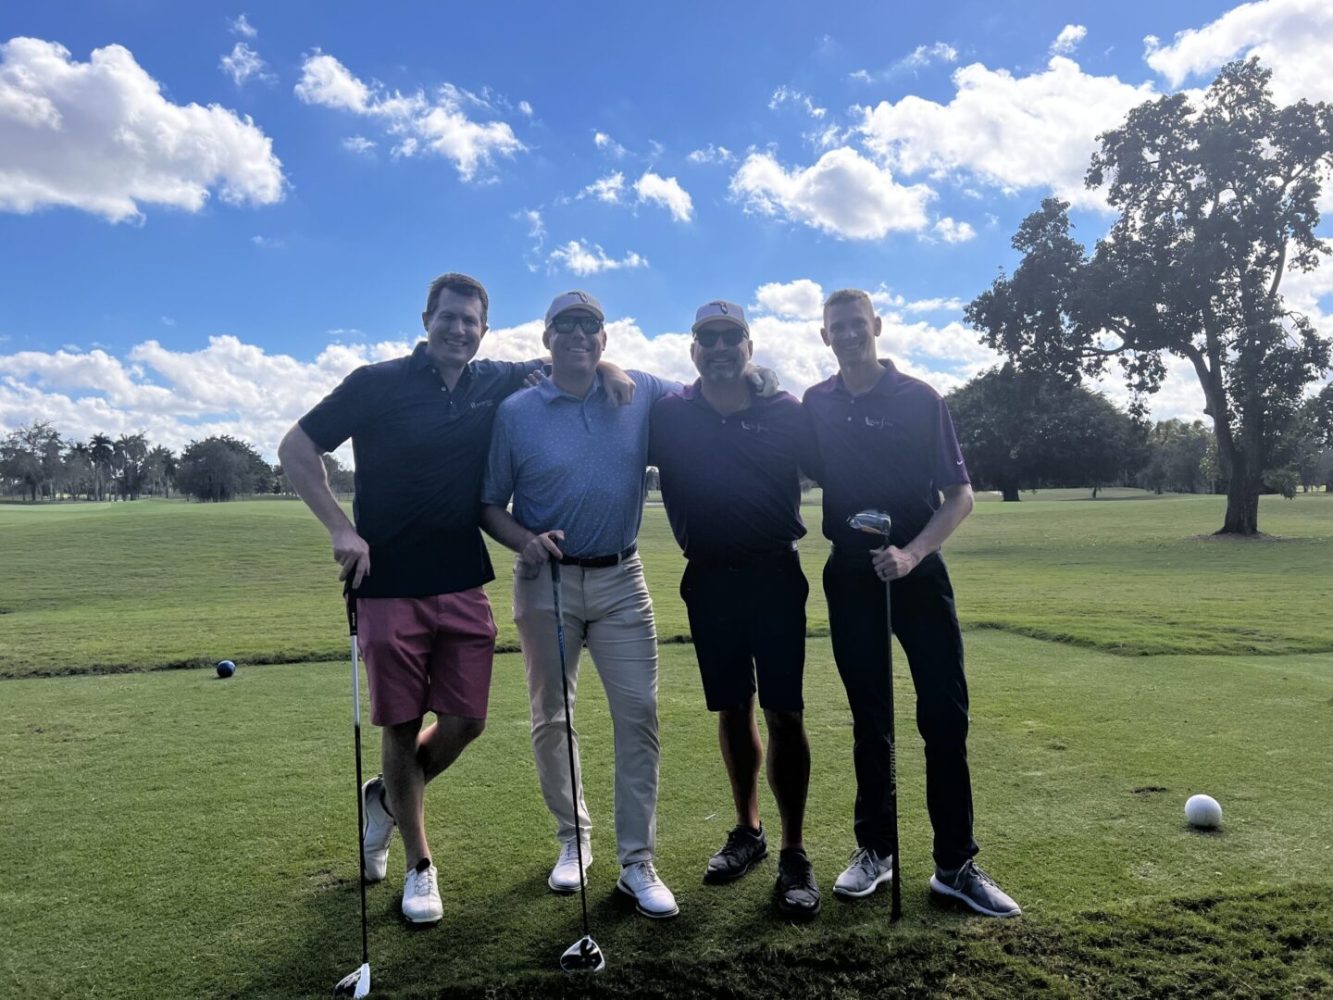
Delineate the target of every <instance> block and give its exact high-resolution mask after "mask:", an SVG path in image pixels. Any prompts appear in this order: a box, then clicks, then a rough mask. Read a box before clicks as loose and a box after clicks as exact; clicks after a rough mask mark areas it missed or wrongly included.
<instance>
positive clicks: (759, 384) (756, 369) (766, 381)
mask: <svg viewBox="0 0 1333 1000" xmlns="http://www.w3.org/2000/svg"><path fill="white" fill-rule="evenodd" d="M745 380H746V381H747V382H749V383H750V388H751V389H753V390H754V394H755V395H756V396H762V397H764V398H765V399H767V398H768V397H769V396H772V395H774V394H775V393H776V392H777V391H778V390H779V389H781V388H782V386H780V385H779V384H778V373H777V372H775V371H774V370H773V369H772V368H765V367H764V366H763V365H754V364H750V365H746V366H745Z"/></svg>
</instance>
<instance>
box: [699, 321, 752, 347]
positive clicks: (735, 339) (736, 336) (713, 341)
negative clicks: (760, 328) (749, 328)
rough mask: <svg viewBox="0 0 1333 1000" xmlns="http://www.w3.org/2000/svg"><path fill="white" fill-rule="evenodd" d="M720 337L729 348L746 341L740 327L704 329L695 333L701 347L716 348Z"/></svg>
mask: <svg viewBox="0 0 1333 1000" xmlns="http://www.w3.org/2000/svg"><path fill="white" fill-rule="evenodd" d="M719 337H720V338H721V339H722V343H724V344H726V345H727V346H728V347H735V346H736V345H737V344H739V343H740V342H741V341H742V340H745V339H746V334H745V331H744V330H742V329H741V328H740V327H739V326H728V327H726V328H724V329H722V330H718V329H716V328H709V327H704V329H702V330H696V331H695V332H694V339H695V340H697V341H698V342H699V346H700V347H716V346H717V342H718V338H719Z"/></svg>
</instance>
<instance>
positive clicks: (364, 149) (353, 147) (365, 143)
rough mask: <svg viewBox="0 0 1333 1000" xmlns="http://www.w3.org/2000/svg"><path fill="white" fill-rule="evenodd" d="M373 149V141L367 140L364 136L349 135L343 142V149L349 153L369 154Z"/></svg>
mask: <svg viewBox="0 0 1333 1000" xmlns="http://www.w3.org/2000/svg"><path fill="white" fill-rule="evenodd" d="M374 148H375V142H374V140H371V139H367V138H366V137H365V136H364V135H349V136H348V137H347V138H346V139H344V140H343V149H345V150H347V151H348V152H351V153H369V152H370V151H371V150H372V149H374Z"/></svg>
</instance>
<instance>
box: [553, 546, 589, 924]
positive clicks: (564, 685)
mask: <svg viewBox="0 0 1333 1000" xmlns="http://www.w3.org/2000/svg"><path fill="white" fill-rule="evenodd" d="M551 594H552V597H553V599H554V601H555V641H556V645H557V646H558V647H559V650H560V687H561V689H562V690H563V691H564V695H565V748H566V749H567V750H568V751H569V784H570V788H571V789H572V792H571V794H572V797H573V800H574V803H573V804H574V844H575V849H576V850H577V851H578V858H579V899H580V901H581V902H582V904H583V936H584V937H588V936H589V935H590V933H591V932H590V931H589V930H588V886H587V880H586V878H585V877H584V874H583V829H582V827H581V825H580V824H579V775H578V768H577V766H576V765H575V761H574V723H573V720H572V719H571V718H570V709H569V676H568V674H567V673H566V668H565V616H564V612H563V610H561V607H560V563H559V562H558V561H556V560H555V559H552V560H551Z"/></svg>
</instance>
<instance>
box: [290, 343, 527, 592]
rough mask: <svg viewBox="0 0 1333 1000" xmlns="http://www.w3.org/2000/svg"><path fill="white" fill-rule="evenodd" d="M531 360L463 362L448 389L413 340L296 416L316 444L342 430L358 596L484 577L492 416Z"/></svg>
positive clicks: (464, 583) (332, 442) (470, 582)
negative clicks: (350, 467)
mask: <svg viewBox="0 0 1333 1000" xmlns="http://www.w3.org/2000/svg"><path fill="white" fill-rule="evenodd" d="M537 367H538V363H537V362H536V361H527V362H521V363H515V362H510V361H473V362H471V363H470V364H468V365H467V366H466V367H465V368H464V369H463V372H462V374H461V375H460V376H459V379H458V383H457V384H456V385H455V386H454V388H453V390H452V391H450V390H449V388H448V387H447V386H446V385H445V384H444V381H443V380H442V379H441V378H440V376H439V373H438V372H436V370H435V367H434V366H433V365H432V364H431V360H430V355H429V354H427V352H426V344H425V342H424V341H423V342H421V343H419V344H417V346H416V349H415V350H414V351H413V352H412V353H411V354H409V355H407V356H406V357H402V358H395V359H393V360H392V361H383V362H380V363H379V364H373V365H365V366H363V367H361V368H358V369H356V370H355V371H354V372H352V373H351V374H350V375H348V376H347V378H345V379H343V381H342V384H340V385H339V386H338V387H337V388H336V389H334V390H333V391H332V392H331V393H329V394H328V395H327V396H325V397H324V399H322V400H321V401H320V402H319V403H317V404H316V405H315V407H314V409H312V410H311V411H310V412H309V413H307V414H306V415H305V416H304V417H302V418H301V420H300V425H301V429H302V430H304V431H305V432H306V434H307V435H309V437H310V439H311V440H312V441H314V442H315V445H316V446H317V447H319V448H321V449H323V450H324V451H333V450H334V449H335V448H337V447H338V446H339V445H341V444H342V443H343V442H344V441H346V440H347V439H348V438H349V437H350V438H351V439H352V453H353V455H354V456H355V458H356V498H355V500H354V501H353V504H352V510H353V516H354V518H355V521H356V530H357V533H358V534H360V535H361V537H362V538H364V539H365V540H366V542H367V543H369V545H370V575H369V576H368V577H366V579H365V580H364V581H363V582H362V584H361V587H360V589H359V590H358V594H360V596H362V597H427V596H431V595H434V594H453V593H457V592H458V591H462V590H469V589H471V588H472V587H479V586H481V585H482V584H483V583H486V582H488V581H490V580H493V579H495V573H494V571H493V570H492V569H491V560H490V556H489V555H488V554H487V551H486V545H485V543H484V542H483V541H482V538H481V531H480V529H479V524H480V522H481V502H480V496H481V478H482V473H483V471H484V470H485V468H486V451H487V448H488V447H489V446H490V440H491V424H492V423H493V422H494V420H495V412H496V409H497V408H498V407H499V405H500V402H501V400H503V399H504V398H505V397H506V396H508V395H510V394H511V393H512V392H514V391H515V390H516V389H518V388H520V387H521V386H522V384H523V380H524V379H525V378H526V377H527V376H528V374H529V373H530V372H532V371H533V370H534V369H536V368H537Z"/></svg>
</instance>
